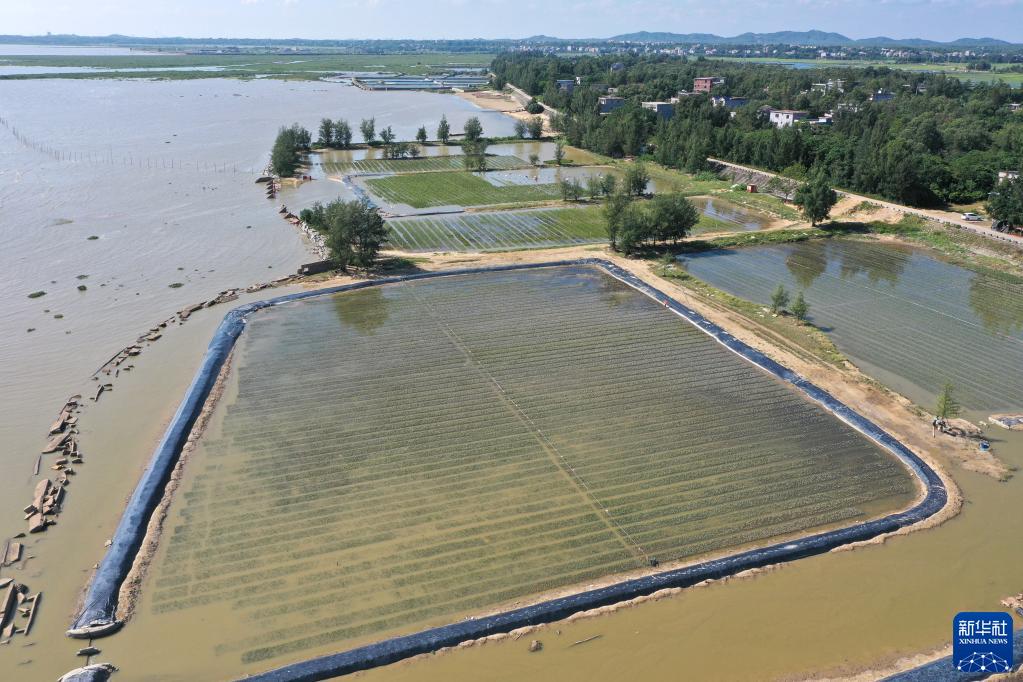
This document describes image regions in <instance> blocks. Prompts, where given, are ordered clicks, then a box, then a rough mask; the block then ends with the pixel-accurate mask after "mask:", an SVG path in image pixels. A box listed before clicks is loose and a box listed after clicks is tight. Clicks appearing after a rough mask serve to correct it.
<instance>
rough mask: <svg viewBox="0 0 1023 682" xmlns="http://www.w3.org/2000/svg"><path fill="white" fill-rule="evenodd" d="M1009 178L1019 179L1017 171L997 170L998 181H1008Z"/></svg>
mask: <svg viewBox="0 0 1023 682" xmlns="http://www.w3.org/2000/svg"><path fill="white" fill-rule="evenodd" d="M1010 180H1019V171H1011V170H1005V171H998V182H999V183H1003V182H1009V181H1010Z"/></svg>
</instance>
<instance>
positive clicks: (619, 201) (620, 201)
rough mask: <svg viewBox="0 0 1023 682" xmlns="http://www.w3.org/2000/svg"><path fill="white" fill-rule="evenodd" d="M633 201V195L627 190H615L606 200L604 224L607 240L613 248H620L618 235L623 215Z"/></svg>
mask: <svg viewBox="0 0 1023 682" xmlns="http://www.w3.org/2000/svg"><path fill="white" fill-rule="evenodd" d="M631 203H632V197H630V196H629V195H628V194H626V193H625V192H619V191H615V192H612V193H611V194H608V195H607V199H606V200H605V201H604V226H605V229H606V230H607V240H608V243H609V245H610V246H611V248H612V249H614V250H616V251H617V250H618V236H619V235H620V234H621V230H622V216H623V215H624V214H625V211H626V209H627V208H628V207H629V205H630V204H631Z"/></svg>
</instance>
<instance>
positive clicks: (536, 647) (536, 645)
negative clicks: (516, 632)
mask: <svg viewBox="0 0 1023 682" xmlns="http://www.w3.org/2000/svg"><path fill="white" fill-rule="evenodd" d="M529 651H530V652H531V653H536V652H537V651H543V642H541V641H540V640H538V639H534V640H533V641H532V642H530V643H529Z"/></svg>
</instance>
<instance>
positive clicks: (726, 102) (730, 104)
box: [710, 96, 749, 109]
mask: <svg viewBox="0 0 1023 682" xmlns="http://www.w3.org/2000/svg"><path fill="white" fill-rule="evenodd" d="M710 103H711V104H712V105H714V106H716V107H724V108H725V109H738V108H739V107H744V106H746V105H747V104H749V100H748V99H746V98H745V97H727V96H725V97H711V98H710Z"/></svg>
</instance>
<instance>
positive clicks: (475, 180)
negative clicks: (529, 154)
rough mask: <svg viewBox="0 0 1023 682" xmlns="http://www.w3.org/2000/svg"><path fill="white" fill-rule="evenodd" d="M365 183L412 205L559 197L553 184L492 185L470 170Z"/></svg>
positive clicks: (391, 199) (479, 203) (394, 200)
mask: <svg viewBox="0 0 1023 682" xmlns="http://www.w3.org/2000/svg"><path fill="white" fill-rule="evenodd" d="M366 184H368V185H369V186H370V189H371V190H372V191H373V193H374V194H376V195H377V196H379V197H381V198H383V199H384V200H385V201H389V202H392V203H396V204H407V205H409V206H412V207H414V208H428V207H430V206H483V205H488V204H509V203H514V202H530V201H534V202H535V201H549V200H551V199H556V198H557V197H559V196H560V192H559V190H558V186H557V185H554V184H544V185H505V186H502V187H495V186H494V185H491V184H490V183H489V182H487V181H486V180H484V179H483V178H481V177H479V176H478V175H474V174H472V173H451V172H448V173H445V172H438V173H420V174H408V175H395V176H392V177H387V178H374V179H372V180H368V181H367V183H366Z"/></svg>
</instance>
